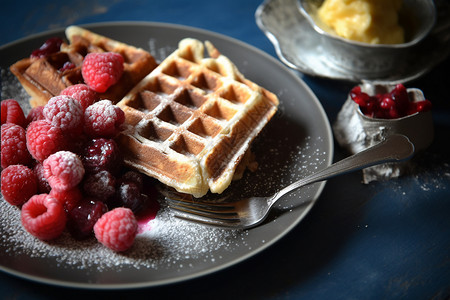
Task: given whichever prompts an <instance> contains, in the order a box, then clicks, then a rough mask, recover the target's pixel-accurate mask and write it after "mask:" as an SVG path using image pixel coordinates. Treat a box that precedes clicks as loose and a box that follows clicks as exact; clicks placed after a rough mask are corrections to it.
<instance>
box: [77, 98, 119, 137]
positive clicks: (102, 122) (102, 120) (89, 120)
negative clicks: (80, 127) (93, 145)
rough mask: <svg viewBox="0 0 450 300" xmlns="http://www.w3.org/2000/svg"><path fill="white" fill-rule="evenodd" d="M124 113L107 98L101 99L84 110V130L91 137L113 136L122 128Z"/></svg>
mask: <svg viewBox="0 0 450 300" xmlns="http://www.w3.org/2000/svg"><path fill="white" fill-rule="evenodd" d="M124 121H125V114H124V112H123V111H122V109H120V108H119V107H118V106H115V105H113V104H112V102H111V101H109V100H101V101H99V102H96V103H94V104H93V105H91V106H89V107H88V108H87V109H86V111H85V112H84V132H85V133H86V134H87V135H89V136H92V137H109V138H111V137H114V136H116V135H117V134H118V133H119V132H120V131H121V130H122V124H123V122H124Z"/></svg>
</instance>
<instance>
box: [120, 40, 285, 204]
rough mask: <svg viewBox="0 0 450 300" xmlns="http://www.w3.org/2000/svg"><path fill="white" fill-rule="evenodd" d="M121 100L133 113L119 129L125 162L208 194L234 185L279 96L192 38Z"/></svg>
mask: <svg viewBox="0 0 450 300" xmlns="http://www.w3.org/2000/svg"><path fill="white" fill-rule="evenodd" d="M205 45H206V48H207V50H208V53H209V57H204V50H205ZM118 106H119V107H121V108H122V110H123V111H124V112H125V116H126V121H125V123H126V129H125V130H124V132H123V133H122V134H121V135H119V137H118V143H119V144H120V146H121V149H122V150H123V152H124V157H125V163H126V164H127V165H128V166H130V167H133V168H135V169H137V170H139V171H141V172H143V173H146V174H148V175H150V176H152V177H155V178H157V179H158V180H159V181H161V182H162V183H164V184H166V185H168V186H170V187H173V188H175V189H176V190H177V191H178V192H182V193H187V194H191V195H193V196H194V197H201V196H203V195H205V194H206V193H208V191H211V192H212V193H222V192H223V191H224V190H225V189H226V188H227V187H228V186H229V185H230V183H231V181H232V179H233V177H234V175H236V174H235V172H236V169H237V168H238V165H239V163H240V162H241V161H246V160H247V158H248V154H249V152H248V150H249V147H250V143H251V142H252V140H253V139H254V138H255V137H256V136H257V135H258V134H259V132H260V131H261V130H262V129H263V127H264V126H265V125H266V124H267V122H268V121H269V120H270V119H271V117H272V116H273V114H274V113H275V112H276V110H277V106H278V98H277V97H276V96H275V95H274V94H272V93H271V92H269V91H267V90H266V89H263V88H261V87H260V86H258V85H257V84H255V83H253V82H251V81H249V80H247V79H246V78H245V77H244V76H243V75H242V74H241V73H240V72H239V71H238V69H237V68H236V66H235V65H234V64H233V63H232V62H231V61H230V60H229V59H228V58H227V57H225V56H224V55H222V54H220V53H219V51H218V50H217V49H216V48H214V46H213V45H212V44H211V43H209V42H205V44H203V43H202V42H200V41H198V40H195V39H190V38H187V39H183V40H182V41H180V43H179V45H178V49H177V50H175V51H174V52H173V53H172V54H171V55H170V56H168V57H167V58H166V59H165V60H164V61H163V62H162V63H161V64H160V65H159V66H158V67H157V68H156V69H155V70H153V71H152V72H151V73H150V74H149V75H147V76H146V77H145V78H144V79H143V80H142V81H141V82H140V83H139V84H138V85H137V86H136V87H135V88H134V89H133V90H132V91H131V92H130V93H129V94H128V95H126V96H125V97H124V98H123V99H122V100H121V101H120V102H119V103H118Z"/></svg>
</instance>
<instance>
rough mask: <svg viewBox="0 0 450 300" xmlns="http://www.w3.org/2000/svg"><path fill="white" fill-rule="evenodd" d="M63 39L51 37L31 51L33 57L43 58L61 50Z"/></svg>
mask: <svg viewBox="0 0 450 300" xmlns="http://www.w3.org/2000/svg"><path fill="white" fill-rule="evenodd" d="M62 43H63V40H62V39H60V38H58V37H53V38H49V39H48V40H46V41H45V43H44V44H42V46H41V47H40V48H39V49H36V50H34V51H33V52H32V53H31V58H41V57H46V56H49V55H50V54H52V53H56V52H59V50H60V48H61V44H62Z"/></svg>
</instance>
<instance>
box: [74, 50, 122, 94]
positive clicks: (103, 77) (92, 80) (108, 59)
mask: <svg viewBox="0 0 450 300" xmlns="http://www.w3.org/2000/svg"><path fill="white" fill-rule="evenodd" d="M122 73H123V57H122V55H120V54H119V53H115V52H103V53H89V54H88V55H86V56H85V58H84V60H83V65H82V67H81V74H82V75H83V79H84V82H86V84H87V85H89V87H90V88H91V89H93V90H94V91H96V92H99V93H104V92H106V90H107V89H108V88H109V87H110V86H112V85H114V84H116V83H117V81H119V79H120V77H121V76H122Z"/></svg>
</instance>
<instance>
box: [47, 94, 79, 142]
mask: <svg viewBox="0 0 450 300" xmlns="http://www.w3.org/2000/svg"><path fill="white" fill-rule="evenodd" d="M43 114H44V117H45V119H46V120H47V121H48V122H49V123H50V124H52V125H53V126H55V127H59V128H61V130H62V131H63V132H64V133H81V132H82V130H83V129H82V128H83V127H82V126H83V119H84V116H83V108H82V107H81V104H80V102H78V101H77V100H75V99H73V98H72V97H69V96H64V95H63V96H55V97H52V98H51V99H50V100H49V101H48V103H47V104H46V105H45V107H44V111H43Z"/></svg>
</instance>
